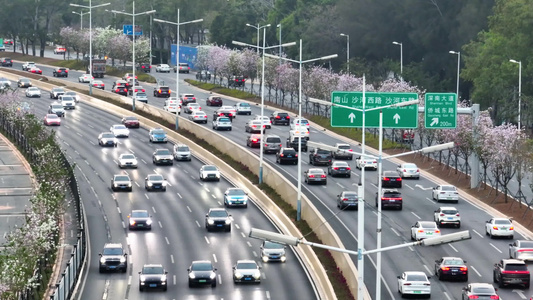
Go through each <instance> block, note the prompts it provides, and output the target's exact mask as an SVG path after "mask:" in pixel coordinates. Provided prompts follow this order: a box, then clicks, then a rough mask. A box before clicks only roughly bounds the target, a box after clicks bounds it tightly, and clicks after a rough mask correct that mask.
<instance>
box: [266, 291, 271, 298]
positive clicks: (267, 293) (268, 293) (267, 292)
mask: <svg viewBox="0 0 533 300" xmlns="http://www.w3.org/2000/svg"><path fill="white" fill-rule="evenodd" d="M265 293H266V297H267V299H270V292H269V291H266V292H265Z"/></svg>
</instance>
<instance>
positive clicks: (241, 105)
mask: <svg viewBox="0 0 533 300" xmlns="http://www.w3.org/2000/svg"><path fill="white" fill-rule="evenodd" d="M239 106H240V107H250V104H248V103H241V104H239Z"/></svg>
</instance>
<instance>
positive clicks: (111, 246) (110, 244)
mask: <svg viewBox="0 0 533 300" xmlns="http://www.w3.org/2000/svg"><path fill="white" fill-rule="evenodd" d="M104 248H122V244H121V243H106V244H105V245H104Z"/></svg>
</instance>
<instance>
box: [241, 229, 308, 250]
mask: <svg viewBox="0 0 533 300" xmlns="http://www.w3.org/2000/svg"><path fill="white" fill-rule="evenodd" d="M248 236H249V237H251V238H254V239H260V240H265V241H269V242H274V243H280V244H285V245H289V246H298V243H299V242H300V240H299V239H298V238H296V237H293V236H290V235H284V234H280V233H275V232H271V231H267V230H261V229H257V228H252V229H250V233H249V234H248Z"/></svg>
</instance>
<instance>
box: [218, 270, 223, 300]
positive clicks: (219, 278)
mask: <svg viewBox="0 0 533 300" xmlns="http://www.w3.org/2000/svg"><path fill="white" fill-rule="evenodd" d="M218 284H222V275H220V274H218ZM220 300H224V298H221V299H220Z"/></svg>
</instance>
